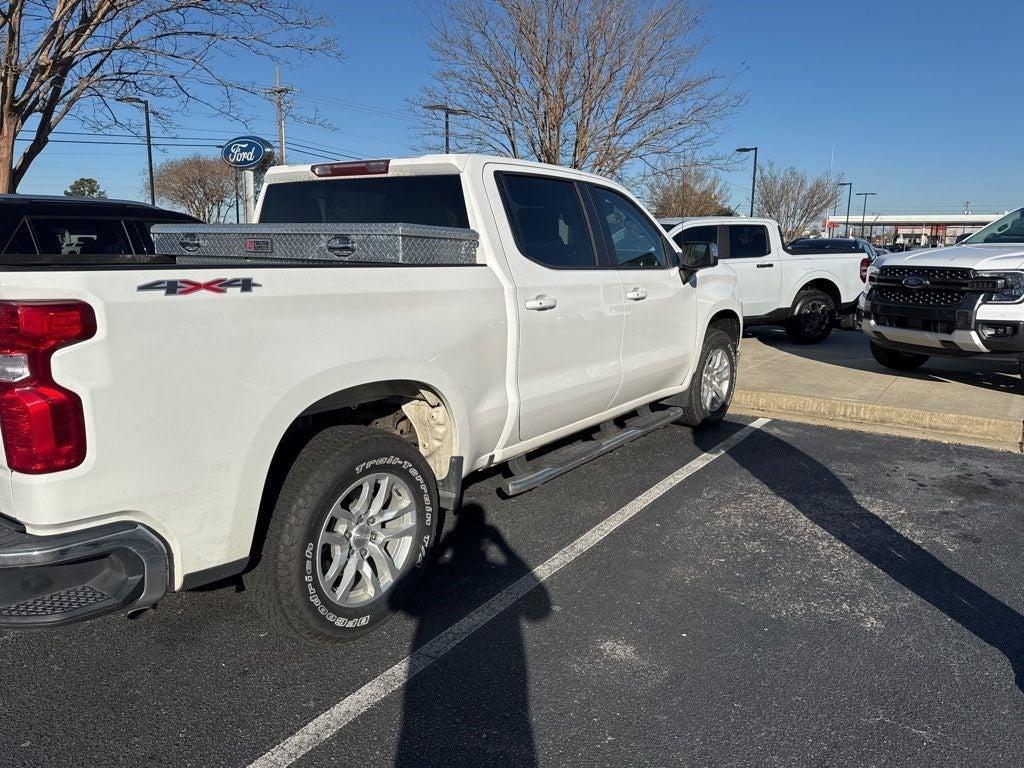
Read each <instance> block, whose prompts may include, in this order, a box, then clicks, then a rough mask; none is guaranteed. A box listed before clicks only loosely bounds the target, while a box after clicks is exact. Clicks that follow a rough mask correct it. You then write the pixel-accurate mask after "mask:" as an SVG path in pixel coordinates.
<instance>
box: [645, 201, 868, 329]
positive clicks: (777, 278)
mask: <svg viewBox="0 0 1024 768" xmlns="http://www.w3.org/2000/svg"><path fill="white" fill-rule="evenodd" d="M659 221H660V222H661V224H662V226H663V227H665V228H666V229H667V230H668V233H669V237H671V238H672V239H673V240H674V241H675V242H676V243H677V244H678V245H679V246H680V247H685V246H686V244H687V243H690V242H697V241H701V242H703V241H710V242H715V243H717V245H718V253H719V257H720V258H721V259H722V261H723V263H725V264H728V265H729V266H730V267H731V268H732V269H733V271H735V272H736V293H737V295H738V296H739V298H740V302H741V303H742V305H743V323H744V325H746V326H752V325H781V326H783V327H784V328H785V329H786V333H787V334H788V335H789V337H790V338H791V339H792V340H793V341H795V342H797V343H799V344H817V343H819V342H822V341H824V340H825V339H827V338H828V337H829V335H830V334H831V333H832V329H833V327H834V326H835V324H836V322H837V321H840V322H841V321H843V320H845V319H846V318H848V319H849V323H848V326H847V327H850V328H852V327H853V314H854V311H855V309H856V305H857V297H858V296H860V293H861V291H863V290H864V278H865V275H866V272H867V265H868V264H869V263H870V261H871V259H872V258H873V256H874V254H873V253H871V252H870V250H869V249H870V248H871V246H870V245H868V244H866V243H863V241H856V240H853V239H849V240H827V239H821V238H818V239H812V238H806V239H804V240H800V241H798V242H799V248H795V247H794V248H787V247H786V244H785V240H784V239H783V237H782V230H781V228H780V227H779V225H778V223H777V222H775V221H773V220H772V219H757V218H746V217H740V216H735V217H734V216H722V217H697V218H688V219H660V220H659ZM862 243H863V244H862ZM819 244H820V247H816V246H818V245H819Z"/></svg>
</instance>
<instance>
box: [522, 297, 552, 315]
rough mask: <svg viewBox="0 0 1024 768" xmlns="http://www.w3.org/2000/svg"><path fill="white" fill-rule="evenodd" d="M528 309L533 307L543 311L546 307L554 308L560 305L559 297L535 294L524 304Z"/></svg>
mask: <svg viewBox="0 0 1024 768" xmlns="http://www.w3.org/2000/svg"><path fill="white" fill-rule="evenodd" d="M524 306H525V307H526V308H527V309H533V310H536V311H537V312H543V311H544V310H545V309H554V308H555V307H557V306H558V299H556V298H553V297H552V296H544V295H543V294H541V295H540V296H534V297H533V298H532V299H527V300H526V304H525V305H524Z"/></svg>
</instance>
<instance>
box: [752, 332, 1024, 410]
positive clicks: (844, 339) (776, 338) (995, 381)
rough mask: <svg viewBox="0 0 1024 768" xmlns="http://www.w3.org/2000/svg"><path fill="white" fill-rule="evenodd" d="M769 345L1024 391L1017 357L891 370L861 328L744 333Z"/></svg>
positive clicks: (872, 367)
mask: <svg viewBox="0 0 1024 768" xmlns="http://www.w3.org/2000/svg"><path fill="white" fill-rule="evenodd" d="M744 336H745V337H746V338H749V339H755V340H757V341H758V342H759V343H761V344H764V345H765V346H766V347H771V348H773V349H778V350H781V351H783V352H786V353H787V354H790V355H795V356H797V357H802V358H804V359H805V360H813V361H815V362H818V363H826V364H828V365H835V366H839V367H841V368H849V369H851V370H855V371H875V372H877V373H888V374H890V375H892V376H900V377H903V378H907V379H917V380H918V381H938V382H946V381H952V382H956V383H959V384H967V385H970V386H973V387H980V388H981V389H988V390H991V391H993V392H1010V393H1014V394H1018V393H1021V392H1024V382H1022V381H1021V376H1020V368H1019V367H1018V365H1017V363H1016V362H1015V361H1014V360H1006V359H1003V360H990V359H987V358H986V357H984V356H980V357H970V358H962V359H961V358H953V357H939V356H936V357H932V358H931V359H930V360H929V361H928V362H927V363H925V364H924V366H923V367H922V368H919V369H918V370H916V371H890V370H888V369H886V368H883V367H882V365H881V364H879V363H878V362H876V361H875V359H874V358H873V357H871V352H870V351H869V348H868V340H867V337H866V336H864V335H863V334H862V333H861V332H860V331H839V330H837V331H833V332H832V335H831V336H830V337H829V338H828V339H826V340H825V341H823V342H822V343H821V344H810V345H805V344H797V343H795V342H793V341H790V340H789V337H787V336H786V334H785V332H784V331H783V330H782V329H781V328H772V327H767V326H763V327H762V326H756V327H754V328H751V329H749V330H748V332H747V333H745V334H744Z"/></svg>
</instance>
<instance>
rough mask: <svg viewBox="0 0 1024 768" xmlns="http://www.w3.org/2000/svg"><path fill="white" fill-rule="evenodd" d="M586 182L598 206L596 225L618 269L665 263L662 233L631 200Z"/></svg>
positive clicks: (650, 267) (644, 267) (646, 266)
mask: <svg viewBox="0 0 1024 768" xmlns="http://www.w3.org/2000/svg"><path fill="white" fill-rule="evenodd" d="M587 186H588V187H589V189H590V197H591V200H592V201H593V203H594V208H595V209H596V210H597V219H598V225H599V226H600V228H601V229H603V230H604V235H605V238H606V239H607V240H608V241H609V243H610V247H611V257H612V265H613V266H615V267H619V268H621V269H660V268H663V267H666V266H668V261H667V258H666V255H667V254H666V250H667V249H666V247H665V246H666V243H665V240H664V236H663V233H662V232H661V230H660V229H659V228H658V226H657V225H656V224H655V223H654V222H653V221H651V220H650V219H649V218H648V217H647V216H645V215H644V214H643V212H642V211H641V210H640V209H639V208H638V207H637V206H636V205H635V204H634V203H633V201H632V200H630V199H629V198H627V197H626V196H625V195H621V194H619V193H618V192H616V191H614V190H611V189H606V188H604V187H597V186H594V185H592V184H588V185H587Z"/></svg>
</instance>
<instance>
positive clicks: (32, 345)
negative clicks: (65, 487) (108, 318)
mask: <svg viewBox="0 0 1024 768" xmlns="http://www.w3.org/2000/svg"><path fill="white" fill-rule="evenodd" d="M95 333H96V316H95V314H94V313H93V311H92V307H90V306H89V305H88V304H85V303H83V302H80V301H61V302H49V301H30V302H13V301H4V302H0V430H2V432H3V441H4V452H5V453H6V455H7V466H9V467H10V468H11V469H12V470H14V471H15V472H25V473H27V474H42V473H44V472H56V471H58V470H62V469H70V468H71V467H76V466H78V465H79V464H81V463H82V461H84V460H85V413H84V411H83V409H82V401H81V400H80V399H79V397H78V395H76V394H75V393H74V392H71V391H69V390H67V389H64V388H63V387H61V386H60V385H59V384H57V383H56V382H55V381H54V380H53V375H52V373H51V371H50V358H52V357H53V353H54V352H55V351H56V350H58V349H60V348H62V347H66V346H69V345H70V344H74V343H75V342H78V341H83V340H85V339H88V338H90V337H92V336H93V335H94V334H95Z"/></svg>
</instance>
